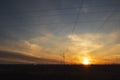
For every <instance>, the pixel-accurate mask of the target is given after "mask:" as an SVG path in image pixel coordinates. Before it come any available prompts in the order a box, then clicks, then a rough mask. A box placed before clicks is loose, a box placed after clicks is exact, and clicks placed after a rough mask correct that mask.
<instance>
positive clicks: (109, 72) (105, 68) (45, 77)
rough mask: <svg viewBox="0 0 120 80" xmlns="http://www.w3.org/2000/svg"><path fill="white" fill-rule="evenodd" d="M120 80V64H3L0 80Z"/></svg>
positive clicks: (0, 68)
mask: <svg viewBox="0 0 120 80" xmlns="http://www.w3.org/2000/svg"><path fill="white" fill-rule="evenodd" d="M11 79H12V80H13V79H15V80H18V79H20V80H22V79H23V80H120V65H25V64H17V65H15V64H6V65H5V64H4V65H3V64H1V65H0V80H11Z"/></svg>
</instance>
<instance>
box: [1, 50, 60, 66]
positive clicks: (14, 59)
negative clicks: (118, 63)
mask: <svg viewBox="0 0 120 80" xmlns="http://www.w3.org/2000/svg"><path fill="white" fill-rule="evenodd" d="M0 63H4V64H6V63H36V64H59V63H60V62H59V61H58V60H54V59H45V58H38V57H34V56H30V55H25V54H22V53H17V52H8V51H0Z"/></svg>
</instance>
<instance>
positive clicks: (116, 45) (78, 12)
mask: <svg viewBox="0 0 120 80" xmlns="http://www.w3.org/2000/svg"><path fill="white" fill-rule="evenodd" d="M119 4H120V1H119V0H0V64H12V63H26V64H27V63H36V64H37V63H38V64H48V63H49V64H56V63H57V64H62V63H63V62H64V61H65V62H66V63H68V64H81V63H82V61H83V59H84V58H88V59H89V60H90V63H91V64H114V63H115V64H120V50H119V49H120V5H119Z"/></svg>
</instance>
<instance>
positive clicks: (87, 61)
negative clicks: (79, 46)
mask: <svg viewBox="0 0 120 80" xmlns="http://www.w3.org/2000/svg"><path fill="white" fill-rule="evenodd" d="M82 63H83V64H84V65H89V64H90V61H89V58H84V59H83V62H82Z"/></svg>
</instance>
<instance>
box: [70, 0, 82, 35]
mask: <svg viewBox="0 0 120 80" xmlns="http://www.w3.org/2000/svg"><path fill="white" fill-rule="evenodd" d="M82 6H83V0H81V5H80V7H79V11H78V13H77V14H76V20H75V22H74V25H73V29H72V34H74V31H75V29H76V26H77V23H78V20H79V16H80V10H81V8H82Z"/></svg>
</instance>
